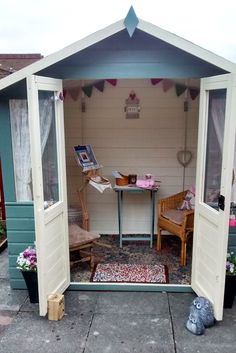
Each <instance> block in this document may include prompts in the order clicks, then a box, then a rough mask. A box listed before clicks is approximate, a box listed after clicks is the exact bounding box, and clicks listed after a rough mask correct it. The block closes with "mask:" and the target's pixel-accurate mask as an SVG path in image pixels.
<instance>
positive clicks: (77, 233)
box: [69, 224, 100, 249]
mask: <svg viewBox="0 0 236 353" xmlns="http://www.w3.org/2000/svg"><path fill="white" fill-rule="evenodd" d="M98 238H100V234H97V233H90V232H87V231H86V230H84V229H82V228H80V226H78V224H70V225H69V244H70V249H71V248H73V247H76V246H79V245H83V244H87V243H89V242H92V241H94V240H96V239H98Z"/></svg>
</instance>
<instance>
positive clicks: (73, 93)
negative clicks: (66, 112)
mask: <svg viewBox="0 0 236 353" xmlns="http://www.w3.org/2000/svg"><path fill="white" fill-rule="evenodd" d="M67 93H68V95H69V96H70V97H71V98H72V99H73V101H77V99H78V97H79V94H80V87H79V86H78V87H70V88H67V89H66V90H64V96H65V97H66V94H67Z"/></svg>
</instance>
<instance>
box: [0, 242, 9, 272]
mask: <svg viewBox="0 0 236 353" xmlns="http://www.w3.org/2000/svg"><path fill="white" fill-rule="evenodd" d="M7 254H8V253H7V249H5V250H4V251H3V252H1V254H0V255H1V256H0V278H9V272H8V256H7Z"/></svg>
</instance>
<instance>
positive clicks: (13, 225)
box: [0, 100, 35, 289]
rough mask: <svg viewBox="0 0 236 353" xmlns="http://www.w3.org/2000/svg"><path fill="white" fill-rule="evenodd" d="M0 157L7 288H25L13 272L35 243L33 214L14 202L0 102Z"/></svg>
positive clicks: (5, 106) (4, 109) (5, 108)
mask: <svg viewBox="0 0 236 353" xmlns="http://www.w3.org/2000/svg"><path fill="white" fill-rule="evenodd" d="M0 132H1V134H0V155H1V161H2V172H3V187H4V196H5V206H6V226H7V238H8V255H9V276H10V285H11V287H12V288H14V289H19V288H25V282H24V280H23V278H22V275H21V273H20V271H19V270H18V269H17V268H16V259H17V256H18V254H19V253H20V252H21V251H22V250H24V249H25V248H26V247H28V246H29V245H33V243H34V240H35V227H34V210H33V203H32V202H27V203H26V202H16V193H15V180H14V168H13V155H12V144H11V125H10V113H9V103H8V100H6V101H1V102H0Z"/></svg>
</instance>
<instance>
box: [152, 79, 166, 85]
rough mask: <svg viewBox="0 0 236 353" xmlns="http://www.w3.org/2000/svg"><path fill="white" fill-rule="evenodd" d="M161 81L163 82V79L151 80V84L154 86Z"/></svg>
mask: <svg viewBox="0 0 236 353" xmlns="http://www.w3.org/2000/svg"><path fill="white" fill-rule="evenodd" d="M161 81H163V78H151V82H152V84H153V85H157V84H158V83H159V82H161Z"/></svg>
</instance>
